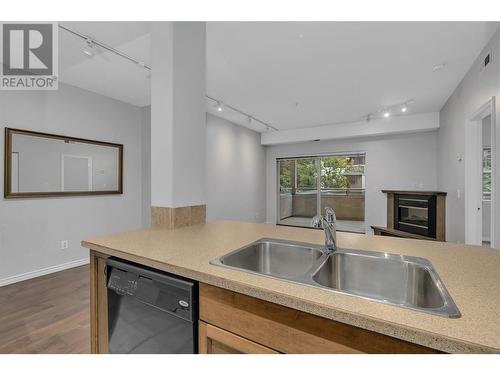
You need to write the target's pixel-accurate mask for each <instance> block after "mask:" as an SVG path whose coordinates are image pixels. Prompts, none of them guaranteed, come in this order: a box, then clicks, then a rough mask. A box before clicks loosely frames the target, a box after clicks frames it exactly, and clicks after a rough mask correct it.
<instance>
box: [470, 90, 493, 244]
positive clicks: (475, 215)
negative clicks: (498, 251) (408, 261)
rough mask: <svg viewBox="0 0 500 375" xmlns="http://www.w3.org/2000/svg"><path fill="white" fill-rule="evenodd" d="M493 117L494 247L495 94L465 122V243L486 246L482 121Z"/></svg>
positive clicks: (491, 224)
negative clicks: (484, 232)
mask: <svg viewBox="0 0 500 375" xmlns="http://www.w3.org/2000/svg"><path fill="white" fill-rule="evenodd" d="M488 116H491V220H490V226H491V228H490V241H491V247H496V246H498V245H499V244H500V241H499V240H498V236H499V235H500V233H496V232H497V231H495V222H496V221H497V218H498V213H497V210H498V207H499V205H498V199H497V198H498V197H497V195H498V194H497V190H498V189H497V183H496V179H497V176H496V173H495V166H496V161H497V157H496V155H497V134H498V133H499V132H498V130H497V126H496V104H495V97H494V96H493V97H491V98H490V99H489V100H488V101H487V102H486V103H484V104H483V105H482V106H481V107H479V109H477V110H476V111H475V112H474V113H472V115H470V116H469V117H468V118H467V120H466V124H465V213H464V214H465V216H464V217H465V243H466V244H468V245H482V241H483V233H482V213H483V207H482V204H483V188H482V174H483V157H482V155H483V138H482V132H483V131H482V121H483V119H484V118H486V117H488Z"/></svg>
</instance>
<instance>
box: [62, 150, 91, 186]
mask: <svg viewBox="0 0 500 375" xmlns="http://www.w3.org/2000/svg"><path fill="white" fill-rule="evenodd" d="M65 158H74V159H87V181H88V183H87V189H88V190H87V191H92V186H93V183H92V163H93V160H92V156H84V155H72V154H61V191H65V188H64V159H65Z"/></svg>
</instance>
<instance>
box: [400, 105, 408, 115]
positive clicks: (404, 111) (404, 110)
mask: <svg viewBox="0 0 500 375" xmlns="http://www.w3.org/2000/svg"><path fill="white" fill-rule="evenodd" d="M406 111H408V107H407V106H405V105H404V106H402V107H401V112H403V113H406Z"/></svg>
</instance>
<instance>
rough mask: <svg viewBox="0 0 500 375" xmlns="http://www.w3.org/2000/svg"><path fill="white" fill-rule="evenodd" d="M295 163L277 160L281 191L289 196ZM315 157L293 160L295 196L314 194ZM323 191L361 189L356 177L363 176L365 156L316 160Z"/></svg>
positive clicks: (345, 156)
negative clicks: (295, 177)
mask: <svg viewBox="0 0 500 375" xmlns="http://www.w3.org/2000/svg"><path fill="white" fill-rule="evenodd" d="M293 162H294V160H290V159H288V160H286V159H284V160H280V162H279V170H280V192H281V193H290V192H291V189H292V180H291V179H292V175H293V173H292V167H293ZM316 162H317V158H314V159H305V158H302V159H295V163H296V169H297V179H296V181H297V186H296V188H297V193H307V192H311V191H316V189H317V183H318V176H317V165H316ZM319 162H320V170H321V178H320V186H321V189H322V190H325V191H328V190H333V189H351V188H358V189H359V188H362V183H361V182H359V178H361V177H362V176H363V175H364V163H365V157H364V155H359V156H348V155H341V156H327V157H322V158H319Z"/></svg>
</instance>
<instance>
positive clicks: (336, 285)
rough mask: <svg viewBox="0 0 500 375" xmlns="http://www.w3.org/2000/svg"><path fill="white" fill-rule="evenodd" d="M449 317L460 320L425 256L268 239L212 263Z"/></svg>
mask: <svg viewBox="0 0 500 375" xmlns="http://www.w3.org/2000/svg"><path fill="white" fill-rule="evenodd" d="M210 263H211V264H215V265H219V266H223V267H228V268H233V269H237V270H243V271H246V272H251V273H256V274H259V275H265V276H269V277H275V278H279V279H285V280H288V281H292V282H295V283H300V284H305V285H308V286H312V287H316V288H321V289H327V290H330V291H332V292H336V293H343V294H349V295H354V296H358V297H362V298H365V299H370V300H374V301H378V302H382V303H387V304H392V305H396V306H400V307H404V308H409V309H413V310H418V311H423V312H427V313H430V314H435V315H441V316H446V317H453V318H457V317H460V311H459V310H458V308H457V307H456V305H455V303H454V302H453V300H452V298H451V296H450V295H449V293H448V292H447V290H446V288H445V287H444V285H443V283H442V282H441V280H440V279H439V276H438V275H437V273H436V271H435V270H434V268H433V267H432V264H431V263H430V262H429V261H428V260H426V259H423V258H416V257H408V256H401V255H395V254H387V253H381V252H374V251H361V250H346V249H338V250H336V251H335V252H334V253H329V252H327V251H326V250H325V249H324V248H323V247H321V246H319V245H311V244H305V243H301V242H293V241H284V240H276V239H268V238H263V239H261V240H258V241H256V242H254V243H252V244H250V245H247V246H245V247H243V248H241V249H237V250H235V251H232V252H230V253H229V254H226V255H224V256H222V257H220V258H217V259H215V260H213V261H211V262H210Z"/></svg>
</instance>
